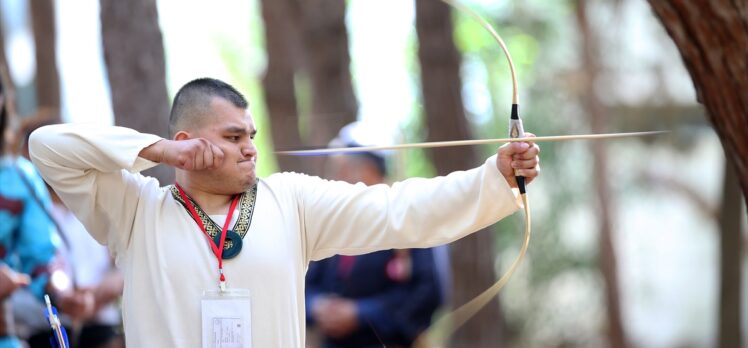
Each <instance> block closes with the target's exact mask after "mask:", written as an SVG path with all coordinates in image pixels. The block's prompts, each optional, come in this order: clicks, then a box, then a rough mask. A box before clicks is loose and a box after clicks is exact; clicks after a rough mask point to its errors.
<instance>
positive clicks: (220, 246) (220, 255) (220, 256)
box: [175, 184, 240, 283]
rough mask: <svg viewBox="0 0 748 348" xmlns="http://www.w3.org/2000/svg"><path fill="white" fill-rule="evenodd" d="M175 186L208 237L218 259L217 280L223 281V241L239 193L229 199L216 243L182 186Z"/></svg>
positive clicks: (224, 279)
mask: <svg viewBox="0 0 748 348" xmlns="http://www.w3.org/2000/svg"><path fill="white" fill-rule="evenodd" d="M175 186H176V187H177V189H178V190H179V195H180V196H181V197H182V200H183V201H184V204H185V205H186V206H187V210H189V211H190V214H191V215H192V219H194V220H195V222H196V223H197V225H198V226H199V227H200V230H201V231H203V234H204V235H205V237H206V238H208V244H209V245H210V248H211V250H213V255H215V256H216V259H218V273H219V274H220V277H219V280H220V281H221V283H223V282H225V281H226V277H225V276H224V275H223V243H224V242H225V241H226V232H228V230H229V224H230V223H231V217H232V216H233V215H234V209H236V204H237V203H238V202H239V197H240V195H235V196H234V198H233V199H232V200H231V206H230V207H229V212H228V213H227V214H226V222H224V223H223V228H222V229H221V241H220V243H219V244H218V245H216V244H215V243H214V242H213V238H211V237H210V235H209V234H208V231H207V230H206V229H205V225H204V224H203V220H202V219H200V215H198V214H197V210H196V209H195V206H194V205H192V202H191V201H190V199H189V197H187V194H186V193H185V192H184V190H183V189H182V187H181V186H179V184H175Z"/></svg>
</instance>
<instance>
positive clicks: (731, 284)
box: [649, 0, 748, 347]
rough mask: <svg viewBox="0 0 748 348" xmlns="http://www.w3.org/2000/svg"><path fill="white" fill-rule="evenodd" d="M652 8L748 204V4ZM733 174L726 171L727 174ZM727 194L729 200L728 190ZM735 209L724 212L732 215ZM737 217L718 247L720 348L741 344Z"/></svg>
mask: <svg viewBox="0 0 748 348" xmlns="http://www.w3.org/2000/svg"><path fill="white" fill-rule="evenodd" d="M649 4H650V5H651V6H652V9H653V10H654V13H655V14H656V15H657V16H658V17H659V19H660V21H661V22H662V24H663V26H664V27H665V30H667V32H668V34H669V35H670V37H671V38H672V39H673V41H674V42H675V45H676V47H678V50H679V51H680V54H681V57H682V58H683V62H684V63H685V65H686V68H687V69H688V72H689V73H690V74H691V78H692V80H693V83H694V88H695V89H696V97H697V99H698V101H699V102H700V103H702V104H704V107H705V108H706V115H707V117H708V118H709V121H710V122H711V123H712V125H713V126H714V129H715V131H716V132H717V135H718V136H719V138H720V141H721V142H722V147H723V148H724V150H725V156H726V157H727V162H728V163H732V169H733V170H734V173H736V175H737V178H736V180H737V182H739V184H740V187H741V188H742V192H743V199H744V200H745V201H746V202H748V142H746V141H745V139H748V94H746V93H745V91H747V90H748V65H747V64H746V63H745V57H746V56H748V2H745V1H727V0H714V1H712V0H692V1H686V0H650V1H649ZM730 172H731V171H730V170H726V173H727V174H729V173H730ZM727 179H729V177H726V183H725V185H728V182H727ZM725 190H726V191H725V194H726V195H727V194H728V191H727V190H729V189H728V188H727V186H726V187H725ZM727 198H728V197H724V198H723V199H727ZM737 206H738V205H737V204H732V206H731V207H727V206H723V207H722V208H723V209H728V210H729V209H733V208H735V207H737ZM746 206H748V204H747V205H746ZM733 214H734V212H732V211H726V212H723V216H722V217H721V218H720V228H721V233H722V239H721V243H720V245H721V246H722V247H723V248H724V249H722V250H721V252H722V254H721V267H722V269H721V272H720V273H721V276H722V280H721V289H720V295H721V296H720V314H719V317H720V323H719V325H720V327H719V338H718V346H719V347H739V346H740V345H741V342H742V338H741V332H740V329H741V317H740V294H741V284H740V278H739V275H740V265H741V262H740V261H741V260H740V256H739V255H740V249H739V248H740V246H739V244H740V239H739V238H740V237H739V233H740V232H739V229H738V230H737V231H735V230H734V229H730V228H729V227H728V221H729V220H733V219H734V217H733V216H732V215H733ZM736 234H737V235H738V237H737V238H738V239H736ZM736 248H737V253H738V254H737V255H738V256H736V254H735V253H736ZM736 257H737V259H736ZM736 260H737V261H736ZM736 274H737V275H738V276H737V277H736V276H735V275H736ZM732 277H736V278H732Z"/></svg>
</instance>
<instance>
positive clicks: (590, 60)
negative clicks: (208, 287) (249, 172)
mask: <svg viewBox="0 0 748 348" xmlns="http://www.w3.org/2000/svg"><path fill="white" fill-rule="evenodd" d="M462 3H464V4H465V5H467V6H469V7H470V8H472V9H474V10H475V11H477V12H478V13H479V14H481V15H482V16H484V17H485V18H486V19H487V20H488V21H489V22H490V23H492V25H494V27H495V28H496V29H497V31H498V32H499V33H500V34H501V35H502V36H503V38H504V40H505V41H506V43H507V45H508V47H509V50H510V52H511V53H512V55H513V57H514V60H515V64H516V65H517V73H518V77H519V87H520V91H519V93H520V105H521V114H522V116H523V118H524V122H525V129H526V130H527V131H530V132H533V133H535V134H538V135H556V134H578V133H590V132H624V131H642V130H671V131H672V132H671V133H670V134H668V135H666V136H658V137H649V138H641V139H628V140H616V141H607V142H568V143H544V144H542V145H541V148H542V153H541V158H542V169H543V174H542V176H541V178H540V179H539V180H536V181H535V182H534V183H533V184H532V185H531V186H530V188H529V193H530V196H531V200H532V206H533V219H534V220H533V226H534V229H533V239H532V240H531V242H530V249H529V253H528V256H527V258H526V259H525V261H524V264H522V265H521V267H520V269H519V271H518V272H517V273H516V274H515V275H514V278H513V279H512V280H511V281H510V282H509V284H508V285H507V287H506V288H505V289H504V290H503V291H502V293H501V294H500V296H499V298H497V299H496V300H495V301H494V302H493V303H491V304H490V305H489V306H487V307H486V308H484V309H483V310H482V311H481V312H480V314H479V315H478V316H476V317H475V318H473V319H472V320H470V321H469V322H468V323H467V325H466V326H465V327H464V328H462V329H460V330H459V331H458V332H457V333H456V335H454V337H452V338H451V345H452V346H454V347H497V346H500V347H578V346H582V347H599V346H610V347H740V346H745V345H746V344H747V343H746V341H745V339H744V337H745V333H746V332H748V323H746V320H745V317H746V314H748V304H746V298H745V297H746V296H745V295H746V294H748V290H746V289H748V284H746V282H747V281H746V279H748V276H747V274H746V272H747V271H746V269H747V268H746V259H747V258H746V251H747V250H748V237H747V233H746V207H745V195H744V193H745V192H748V165H747V163H748V162H746V161H747V160H748V141H746V139H748V138H747V137H746V136H747V134H746V132H748V95H747V94H746V92H745V91H746V90H748V68H747V67H746V66H748V63H747V62H748V5H741V4H736V3H733V2H729V1H706V0H703V1H690V2H689V1H676V0H670V1H655V0H652V1H651V3H648V2H646V1H643V0H564V1H541V0H527V1H515V0H464V1H462ZM0 14H1V15H0V22H1V25H0V31H2V32H1V33H0V47H3V48H4V50H2V52H0V53H2V54H0V72H2V77H3V78H4V79H5V80H4V81H6V82H12V83H11V85H12V86H13V88H12V91H11V92H12V94H11V97H12V99H11V102H12V111H13V114H14V116H15V121H14V122H15V123H14V124H15V126H16V127H20V126H22V125H23V123H24V122H28V121H29V120H31V119H34V118H38V117H52V118H57V119H59V120H61V121H63V122H94V123H100V124H117V125H123V126H127V127H132V128H135V129H138V130H140V131H143V132H150V133H155V134H159V135H162V136H166V130H167V128H166V125H167V121H168V110H169V105H170V100H171V97H172V96H173V95H174V93H175V92H176V90H177V89H178V88H179V87H180V86H181V85H182V84H184V83H185V82H187V81H189V80H192V79H194V78H197V77H203V76H211V77H216V78H220V79H223V80H226V81H227V82H229V83H231V84H233V85H235V86H237V87H238V88H239V89H240V90H241V91H242V92H244V93H245V95H246V96H247V98H248V99H249V100H250V104H251V106H250V108H251V111H252V113H253V116H254V118H255V121H256V123H257V125H258V129H259V131H260V132H259V135H258V147H259V149H260V157H259V158H260V161H259V162H260V163H259V169H258V171H259V174H260V176H267V175H269V174H271V173H273V172H276V171H279V170H287V171H300V172H307V173H311V174H316V175H324V172H323V170H322V168H323V164H324V163H323V161H324V159H317V158H307V157H277V156H274V155H273V151H274V150H275V149H292V148H306V147H317V146H319V147H324V146H326V144H327V143H328V142H329V140H330V139H331V138H333V137H334V136H335V134H336V133H337V131H338V130H339V129H340V127H342V126H343V125H345V124H347V123H349V122H351V121H354V120H363V121H366V122H367V123H369V124H371V125H372V129H371V130H372V135H373V136H374V138H375V139H376V140H375V142H377V143H378V144H391V143H403V142H420V141H439V140H457V139H473V138H496V137H504V136H506V134H507V123H508V121H507V119H508V116H509V110H510V106H511V105H510V104H511V80H510V75H509V69H508V66H507V63H506V60H505V59H504V57H503V55H502V53H501V51H500V48H499V46H498V45H497V44H496V43H495V42H494V41H492V39H491V37H490V36H489V35H488V34H487V33H486V32H485V30H484V29H483V28H481V27H480V26H479V25H478V23H477V22H476V21H475V20H473V19H472V18H470V17H468V16H465V15H464V14H461V13H458V12H455V11H454V10H453V9H451V8H450V7H448V6H446V5H445V4H443V3H441V2H439V1H437V0H415V1H410V0H378V1H367V0H350V1H344V0H253V1H249V0H248V1H239V0H227V1H221V2H201V1H166V0H163V1H155V0H129V1H116V0H101V1H95V0H80V1H75V2H64V3H63V2H62V1H53V0H33V1H32V0H0ZM495 150H496V148H495V146H485V147H462V148H448V149H439V150H434V151H421V150H412V151H404V152H397V153H392V154H391V158H390V160H391V163H392V168H393V172H392V174H391V175H390V180H391V181H396V180H400V179H403V178H406V177H412V176H433V175H441V174H446V173H448V172H451V171H454V170H460V169H467V168H470V167H474V166H477V165H479V164H480V163H482V162H483V161H484V160H485V158H486V157H488V156H490V155H491V154H492V153H494V152H495ZM150 174H151V175H154V176H157V177H158V178H159V179H160V180H161V181H162V183H164V184H168V183H170V182H171V180H173V174H172V173H170V171H169V169H168V168H157V169H155V170H153V171H151V172H150ZM741 183H742V186H741ZM741 192H742V193H743V194H741ZM521 231H522V219H521V217H520V216H519V214H518V215H517V216H515V217H513V218H510V219H507V220H505V221H502V222H501V223H499V224H497V225H496V226H492V227H490V228H488V229H487V230H486V231H482V232H480V233H477V234H475V235H473V236H471V237H469V238H466V239H464V240H461V241H459V242H456V243H454V244H452V245H450V253H451V267H452V274H453V279H452V288H451V298H450V299H451V301H450V302H451V304H452V305H459V304H462V303H464V302H466V301H467V300H469V299H470V298H472V297H474V296H475V295H477V294H478V293H479V292H480V291H482V290H483V289H485V288H487V287H488V286H489V285H490V284H491V283H492V282H493V281H495V279H496V278H497V277H498V276H499V275H501V274H503V272H504V270H505V269H506V267H507V266H508V264H509V263H510V262H511V261H512V260H513V259H514V258H515V256H516V253H517V249H518V247H519V245H520V242H521V237H522V236H521Z"/></svg>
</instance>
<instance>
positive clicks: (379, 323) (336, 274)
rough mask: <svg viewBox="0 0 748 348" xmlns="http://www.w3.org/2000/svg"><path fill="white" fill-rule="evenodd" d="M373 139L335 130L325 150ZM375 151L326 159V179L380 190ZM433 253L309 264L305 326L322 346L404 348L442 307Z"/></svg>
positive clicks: (355, 126)
mask: <svg viewBox="0 0 748 348" xmlns="http://www.w3.org/2000/svg"><path fill="white" fill-rule="evenodd" d="M371 133H376V132H374V131H373V130H372V129H371V128H370V127H367V126H366V124H364V123H361V122H354V123H352V124H349V125H347V126H345V127H343V128H342V129H341V130H340V133H339V134H338V137H337V138H336V139H334V140H333V141H332V142H331V143H330V147H332V148H339V147H360V146H371V145H374V144H371V143H369V142H367V141H366V140H365V139H366V138H367V136H370V135H371ZM386 175H387V170H386V154H385V153H384V152H381V151H372V152H361V153H356V154H352V155H339V156H333V157H330V158H329V159H328V176H329V178H330V179H333V180H342V181H346V182H349V183H351V184H356V183H363V184H365V185H367V186H370V185H377V184H381V183H383V182H384V179H385V177H386ZM439 275H440V272H438V271H437V267H436V263H435V260H434V253H433V249H391V250H383V251H377V252H373V253H370V254H364V255H357V256H347V255H335V256H333V257H330V258H327V259H323V260H320V261H317V262H311V263H310V265H309V270H308V272H307V275H306V312H307V323H308V324H309V325H310V327H314V328H316V329H317V334H318V335H320V336H322V346H323V347H326V348H332V347H381V346H382V345H386V346H388V347H393V346H394V347H401V346H402V347H406V346H410V345H411V344H412V343H413V342H414V340H415V339H416V338H417V336H418V335H419V334H420V333H421V332H422V331H423V330H424V329H426V328H427V327H428V326H429V324H430V322H431V316H432V315H433V314H434V312H435V311H436V309H437V308H438V307H439V305H440V304H441V302H442V289H441V285H440V281H439Z"/></svg>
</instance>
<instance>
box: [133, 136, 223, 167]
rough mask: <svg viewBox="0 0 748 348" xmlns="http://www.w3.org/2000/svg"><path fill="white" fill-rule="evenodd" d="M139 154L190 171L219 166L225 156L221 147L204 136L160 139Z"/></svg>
mask: <svg viewBox="0 0 748 348" xmlns="http://www.w3.org/2000/svg"><path fill="white" fill-rule="evenodd" d="M139 155H140V157H143V158H145V159H148V160H151V161H153V162H159V163H163V164H166V165H169V166H172V167H174V168H179V169H183V170H190V171H198V170H204V169H214V168H217V167H219V166H221V164H222V163H223V158H224V154H223V151H222V150H221V148H219V147H218V146H216V145H214V144H212V143H211V142H210V141H208V140H206V139H203V138H194V139H187V140H166V139H164V140H160V141H158V142H156V143H154V144H153V145H151V146H149V147H146V148H145V149H143V151H141V152H140V154H139Z"/></svg>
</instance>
